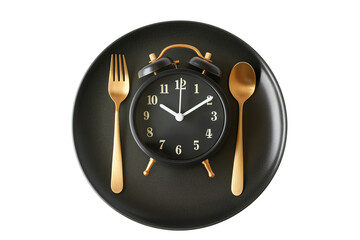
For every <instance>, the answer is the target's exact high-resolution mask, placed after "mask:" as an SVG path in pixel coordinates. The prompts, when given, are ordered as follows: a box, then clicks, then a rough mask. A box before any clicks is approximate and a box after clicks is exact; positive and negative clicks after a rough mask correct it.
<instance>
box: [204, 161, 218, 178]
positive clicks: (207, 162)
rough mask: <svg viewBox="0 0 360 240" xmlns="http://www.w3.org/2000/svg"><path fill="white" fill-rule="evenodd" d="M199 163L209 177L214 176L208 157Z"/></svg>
mask: <svg viewBox="0 0 360 240" xmlns="http://www.w3.org/2000/svg"><path fill="white" fill-rule="evenodd" d="M201 163H202V164H203V165H204V167H205V169H206V171H207V172H208V175H209V177H210V178H213V177H215V173H214V172H213V171H212V169H211V166H210V163H209V159H206V160H204V161H202V162H201Z"/></svg>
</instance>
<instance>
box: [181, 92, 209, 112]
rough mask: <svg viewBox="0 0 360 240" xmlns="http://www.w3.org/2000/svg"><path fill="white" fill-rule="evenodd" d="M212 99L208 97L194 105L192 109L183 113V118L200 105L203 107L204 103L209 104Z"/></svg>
mask: <svg viewBox="0 0 360 240" xmlns="http://www.w3.org/2000/svg"><path fill="white" fill-rule="evenodd" d="M212 99H213V96H209V97H207V98H206V99H205V100H204V101H202V102H201V103H199V104H197V105H195V106H194V107H192V108H190V109H189V110H187V111H186V112H184V113H183V116H186V115H188V114H189V113H191V112H193V111H195V110H196V109H198V108H199V107H201V106H202V105H205V104H206V103H208V102H210V101H211V100H212Z"/></svg>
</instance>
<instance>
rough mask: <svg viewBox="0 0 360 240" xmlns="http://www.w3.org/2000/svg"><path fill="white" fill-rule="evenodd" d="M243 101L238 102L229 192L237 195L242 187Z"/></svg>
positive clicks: (241, 190)
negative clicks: (237, 118)
mask: <svg viewBox="0 0 360 240" xmlns="http://www.w3.org/2000/svg"><path fill="white" fill-rule="evenodd" d="M242 115H243V103H239V120H238V131H237V138H236V147H235V156H234V165H233V173H232V180H231V192H232V193H233V194H234V195H235V196H239V195H240V194H241V193H242V192H243V189H244V154H243V130H242V125H243V124H242V122H243V118H242Z"/></svg>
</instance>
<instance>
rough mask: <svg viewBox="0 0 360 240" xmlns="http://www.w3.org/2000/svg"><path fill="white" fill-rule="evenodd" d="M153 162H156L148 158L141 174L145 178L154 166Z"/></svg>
mask: <svg viewBox="0 0 360 240" xmlns="http://www.w3.org/2000/svg"><path fill="white" fill-rule="evenodd" d="M155 162H156V160H155V159H153V158H150V160H149V163H148V165H147V167H146V169H145V171H144V172H143V174H144V175H145V176H147V175H149V172H150V170H151V168H152V167H153V166H154V164H155Z"/></svg>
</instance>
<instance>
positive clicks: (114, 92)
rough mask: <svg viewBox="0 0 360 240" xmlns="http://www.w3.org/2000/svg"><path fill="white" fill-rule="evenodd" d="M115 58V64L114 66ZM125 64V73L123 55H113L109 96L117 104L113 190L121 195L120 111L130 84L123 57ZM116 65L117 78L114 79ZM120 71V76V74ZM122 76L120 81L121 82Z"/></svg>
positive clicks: (112, 174) (112, 173) (112, 170)
mask: <svg viewBox="0 0 360 240" xmlns="http://www.w3.org/2000/svg"><path fill="white" fill-rule="evenodd" d="M114 58H115V64H113V62H114ZM122 59H123V62H124V63H123V64H124V73H123V68H122V64H121V54H119V64H118V55H117V54H111V62H110V72H109V95H110V97H111V99H112V100H113V101H114V103H115V122H114V145H113V156H112V168H111V190H112V191H113V192H114V193H120V192H121V191H122V190H123V187H124V181H123V166H122V156H121V144H120V127H119V109H120V104H121V102H122V101H124V99H125V98H126V97H127V95H128V94H129V90H130V82H129V73H128V69H127V66H126V61H125V56H124V55H122ZM114 65H115V78H114ZM118 68H119V69H120V74H119V72H118ZM119 75H120V81H119Z"/></svg>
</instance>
